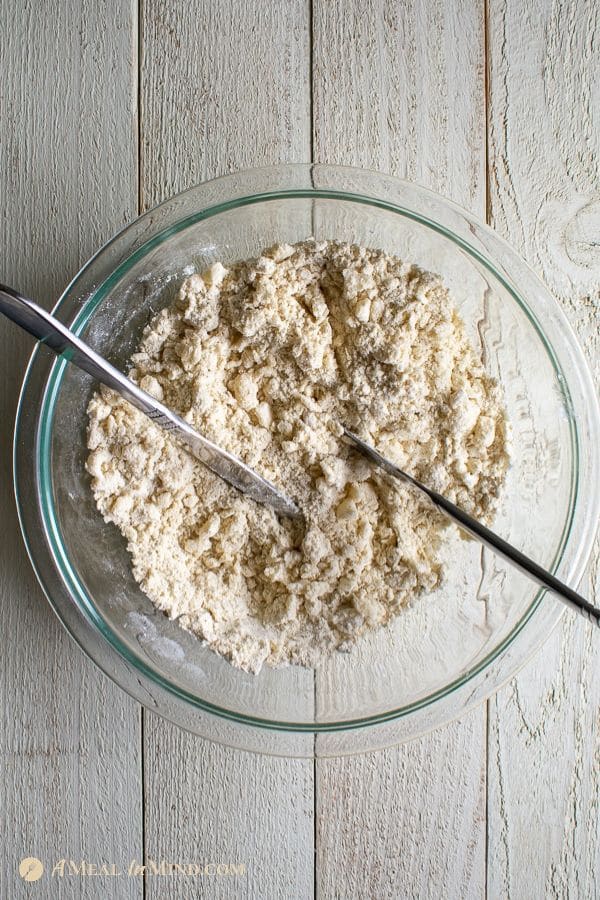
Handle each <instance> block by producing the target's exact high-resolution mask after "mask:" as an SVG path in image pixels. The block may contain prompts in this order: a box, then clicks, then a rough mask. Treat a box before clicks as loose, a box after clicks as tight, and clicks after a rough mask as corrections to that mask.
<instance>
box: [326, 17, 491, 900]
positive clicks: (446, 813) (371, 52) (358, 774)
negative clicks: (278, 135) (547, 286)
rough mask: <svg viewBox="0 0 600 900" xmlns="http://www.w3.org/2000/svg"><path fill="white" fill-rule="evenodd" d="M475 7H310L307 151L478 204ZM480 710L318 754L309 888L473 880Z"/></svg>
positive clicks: (331, 894)
mask: <svg viewBox="0 0 600 900" xmlns="http://www.w3.org/2000/svg"><path fill="white" fill-rule="evenodd" d="M483 24H484V12H483V6H482V5H481V4H473V3H471V2H458V3H453V4H447V3H444V2H441V0H440V2H435V3H430V2H419V0H414V2H409V3H392V2H386V0H368V2H365V3H360V4H352V5H351V6H350V5H348V4H343V3H337V2H336V3H332V2H329V0H317V2H316V3H315V6H314V44H313V65H314V74H313V85H314V146H315V158H316V160H318V161H323V162H339V163H345V164H350V165H360V166H365V167H368V168H375V169H380V170H382V171H388V172H392V173H393V174H395V175H399V176H401V177H405V178H410V179H413V180H415V181H418V182H420V183H422V184H424V185H425V186H427V187H431V188H433V189H435V190H438V191H440V192H442V193H444V194H446V195H448V196H451V197H452V198H453V199H455V200H457V201H458V202H460V203H461V204H462V205H463V206H467V207H469V208H470V209H472V210H473V211H474V212H476V213H478V214H479V215H484V214H485V177H486V174H485V105H484V96H485V94H484V30H483ZM485 771H486V754H485V709H484V708H480V709H478V710H475V711H473V712H472V713H471V714H470V715H468V716H467V717H465V718H464V719H463V720H462V721H461V722H456V723H453V724H451V725H448V726H447V727H445V728H442V729H440V730H439V731H437V732H436V733H434V734H431V735H427V736H425V737H424V738H422V739H420V740H418V741H414V742H412V743H410V744H407V745H405V746H403V747H398V748H395V749H390V750H386V751H384V752H382V753H378V754H368V755H365V756H360V757H354V758H351V759H342V760H335V759H334V760H327V761H319V762H317V778H316V788H315V789H316V796H317V896H320V897H327V898H344V900H345V898H354V897H365V898H367V897H368V898H377V900H383V898H388V897H389V898H399V897H415V898H416V897H418V898H420V900H421V898H429V897H431V898H439V897H445V898H457V900H459V898H460V900H463V898H470V897H481V896H482V895H483V893H484V890H485V797H486V783H485Z"/></svg>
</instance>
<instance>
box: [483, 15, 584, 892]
mask: <svg viewBox="0 0 600 900" xmlns="http://www.w3.org/2000/svg"><path fill="white" fill-rule="evenodd" d="M599 38H600V9H599V7H598V5H597V4H594V3H591V2H586V0H581V2H580V0H576V2H573V3H566V2H561V3H556V2H555V3H543V4H523V3H520V2H512V0H511V2H506V0H493V2H492V3H491V4H490V16H489V66H490V70H489V71H490V79H489V81H490V96H489V109H490V141H489V156H490V209H491V214H492V223H493V225H494V226H495V228H496V229H497V230H499V231H500V233H502V234H504V235H505V236H506V237H507V238H508V239H509V240H510V241H511V243H512V244H513V245H514V246H516V247H517V249H519V250H520V251H521V253H522V254H523V255H524V256H525V258H526V259H527V260H528V261H529V262H530V263H531V264H532V265H533V266H534V268H536V269H537V271H538V272H539V274H540V275H541V277H542V278H543V280H544V281H545V282H546V284H547V285H548V287H549V288H550V290H551V291H552V292H553V293H554V295H555V296H556V297H557V298H558V299H559V300H560V301H561V303H562V304H563V307H564V309H565V311H566V312H567V314H568V316H569V319H570V321H571V322H572V323H573V324H574V326H575V328H576V330H577V333H578V335H579V337H580V340H581V342H582V344H583V345H584V348H585V350H586V351H587V356H588V359H589V360H590V361H591V362H592V364H593V366H594V369H595V373H596V383H598V380H599V377H600V359H599V354H598V348H599V344H600V314H599V299H600V289H599V285H600V244H599V241H598V234H599V233H600V175H599V168H598V159H599V158H600V104H599V102H598V101H599V99H600V98H599V94H598V85H599V83H600V62H599V60H600V56H599V50H600V45H599ZM599 585H600V581H599V578H598V552H596V554H595V559H594V562H593V564H592V569H591V578H590V579H589V580H588V589H589V590H590V591H591V596H592V597H593V596H594V593H595V596H596V602H597V598H598V587H599ZM594 588H596V590H595V591H594ZM599 671H600V644H599V643H598V640H597V634H594V633H593V632H592V630H591V629H590V628H589V626H588V627H586V624H585V623H584V622H583V621H581V622H580V621H579V620H578V617H573V616H570V615H568V614H567V615H565V617H564V620H563V622H562V624H561V627H559V628H558V629H557V630H556V632H555V633H554V634H553V635H552V636H551V638H550V639H549V641H548V642H547V643H546V645H545V647H544V648H543V650H542V651H541V652H540V653H539V654H538V655H536V657H535V658H534V659H533V660H532V661H531V662H530V663H529V664H528V665H527V667H526V668H525V669H524V670H523V672H522V673H521V674H520V675H519V677H518V678H517V679H515V680H514V681H513V682H512V684H511V685H510V686H509V687H508V688H506V689H505V690H504V691H502V692H500V693H499V694H498V695H497V697H496V698H495V700H494V701H492V702H491V704H490V748H489V787H490V797H489V810H488V815H489V826H488V827H489V870H488V890H489V896H490V897H514V898H520V897H553V898H566V897H576V898H580V897H581V898H584V897H585V898H587V897H590V898H592V897H598V896H600V879H599V874H598V873H599V871H600V814H599V803H598V798H599V791H600V757H599V753H600V682H599V679H598V673H599Z"/></svg>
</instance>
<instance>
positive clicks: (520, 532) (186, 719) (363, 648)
mask: <svg viewBox="0 0 600 900" xmlns="http://www.w3.org/2000/svg"><path fill="white" fill-rule="evenodd" d="M310 235H314V236H315V237H317V238H331V239H335V240H339V241H349V242H355V243H359V244H365V245H367V246H372V247H378V248H382V249H384V250H386V251H387V252H390V253H394V254H396V255H398V256H400V257H403V258H405V259H409V260H411V261H413V262H416V263H418V264H419V265H420V266H423V267H425V268H427V269H430V270H432V271H435V272H438V273H439V274H440V275H441V276H442V278H443V279H444V281H445V283H446V284H447V286H448V287H449V288H450V290H451V293H452V295H453V297H454V300H455V302H456V304H457V305H458V308H459V310H460V313H461V315H462V317H463V319H464V321H465V323H466V327H467V329H468V332H469V334H470V337H471V339H472V341H473V342H474V344H475V345H476V346H477V348H479V350H480V351H481V354H482V356H483V359H484V362H485V364H486V366H487V369H488V370H489V372H491V373H492V374H493V375H495V376H497V377H498V378H499V379H500V381H501V383H502V385H503V388H504V392H505V397H506V404H507V408H508V414H509V418H510V421H511V424H512V430H513V457H512V466H511V469H510V472H509V475H508V479H507V483H506V488H505V491H504V499H503V503H502V508H501V510H500V513H499V515H498V518H497V520H496V523H495V525H496V529H497V530H498V531H499V532H500V534H502V535H503V536H504V537H506V538H507V539H508V540H509V541H511V542H512V543H513V544H515V545H516V546H517V547H519V548H521V549H522V550H524V551H525V552H526V553H528V554H529V555H530V556H532V557H533V558H534V559H536V560H537V561H539V562H540V563H542V564H543V565H544V566H546V567H547V568H549V569H551V570H552V571H553V572H556V573H557V574H558V575H559V576H560V577H561V578H562V579H564V580H565V581H567V582H568V583H569V584H571V585H573V586H576V585H577V584H578V582H579V580H580V578H581V576H582V573H583V571H584V567H585V565H586V561H587V559H588V556H589V553H590V549H591V544H592V539H593V531H594V529H595V525H596V522H597V518H598V509H597V502H596V500H595V497H596V496H597V486H598V460H597V457H596V456H595V454H594V448H595V447H596V446H597V440H598V434H599V415H598V403H597V398H596V396H595V392H594V386H593V383H592V380H591V377H590V374H589V372H588V369H587V368H586V365H585V362H584V359H583V357H582V354H581V351H580V349H579V347H578V345H577V342H576V340H575V338H574V336H573V333H572V331H571V329H570V327H569V325H568V323H567V321H566V320H565V318H564V316H563V315H562V313H561V311H560V309H559V307H558V305H557V303H556V302H555V300H554V299H553V298H552V297H551V296H550V294H549V293H548V291H547V290H546V289H545V288H544V286H543V285H542V284H541V283H540V281H539V280H538V279H537V278H536V276H535V275H534V274H533V272H532V271H531V270H530V269H529V268H528V267H527V266H526V265H525V264H524V263H523V262H522V261H521V260H520V259H519V258H518V257H517V256H516V254H515V253H514V251H513V250H511V248H510V247H509V246H508V245H507V244H506V243H505V242H504V241H502V240H501V239H500V238H499V237H498V236H497V235H496V234H494V232H493V231H491V230H490V229H489V228H487V227H486V226H485V225H483V224H481V223H480V222H478V221H477V220H476V219H474V218H473V217H472V216H471V215H470V214H469V213H467V212H465V211H464V210H462V209H460V208H459V207H457V206H455V205H454V204H452V203H449V202H448V201H447V200H444V199H442V198H441V197H439V196H436V195H435V194H433V193H430V192H429V191H426V190H423V189H422V188H419V187H416V186H415V185H412V184H407V183H405V182H402V181H399V180H398V179H395V178H391V177H388V176H383V175H379V174H375V173H371V172H365V171H361V170H357V169H349V168H339V167H333V166H321V165H315V166H282V167H275V168H268V169H257V170H254V171H250V172H243V173H241V174H236V175H231V176H227V177H225V178H219V179H217V180H215V181H211V182H209V183H206V184H203V185H200V186H199V187H196V188H193V189H192V190H189V191H187V192H186V193H184V194H181V195H179V196H177V197H175V198H173V199H172V200H169V201H168V202H166V203H163V204H162V205H161V206H159V207H157V208H156V209H153V210H151V211H150V212H148V213H146V214H145V215H143V216H142V217H141V218H139V219H138V220H137V221H135V222H133V223H132V224H131V225H130V226H128V227H127V228H126V229H125V230H124V231H122V232H121V233H120V234H119V235H117V237H115V238H114V239H113V240H112V241H111V242H110V243H108V244H107V245H106V246H105V247H104V248H103V249H102V250H101V251H100V252H99V253H98V254H97V255H96V256H95V257H94V258H93V259H92V260H90V262H89V263H87V265H86V266H84V268H83V269H82V270H81V272H80V273H79V274H78V275H77V276H76V278H75V279H74V281H73V282H72V283H71V284H70V285H69V287H68V288H67V290H66V291H65V292H64V294H63V296H62V297H61V299H60V301H59V302H58V304H57V306H56V309H55V314H56V315H57V316H58V317H59V318H60V319H61V320H62V321H63V322H65V323H67V324H68V325H69V326H70V327H71V328H73V329H74V330H75V331H76V332H77V333H78V334H80V335H82V336H83V337H84V338H85V340H86V341H88V342H89V343H90V344H91V345H92V347H94V348H95V349H97V350H98V351H99V352H100V353H102V354H103V355H104V356H106V357H108V359H110V360H111V361H112V362H113V363H114V364H116V365H117V366H121V367H124V366H125V365H126V363H127V360H128V357H129V356H130V354H131V353H132V352H133V350H134V349H135V347H136V344H137V341H138V338H139V335H140V332H141V330H142V328H143V326H144V325H145V323H146V322H147V320H148V318H149V316H151V315H152V314H154V313H156V312H157V310H159V309H160V308H161V307H162V306H164V305H165V304H168V303H170V302H171V301H172V299H173V298H174V296H175V293H176V291H177V288H178V286H179V284H180V282H181V281H182V279H183V278H184V277H185V276H186V274H189V273H190V272H191V271H194V270H196V269H203V268H204V267H206V266H208V265H210V264H211V263H213V262H214V261H215V260H222V261H224V262H225V263H227V262H228V261H233V260H235V259H239V258H245V257H249V256H253V255H255V254H257V253H258V251H259V250H261V248H263V247H265V246H267V245H269V244H273V243H275V242H278V241H286V242H290V243H292V242H294V241H298V240H301V239H303V238H306V237H308V236H310ZM93 390H94V384H93V382H92V381H91V379H90V378H89V377H88V376H86V375H84V374H83V373H81V372H80V371H79V370H78V369H76V368H75V367H73V366H70V365H69V364H68V362H67V361H66V360H65V359H57V358H56V357H54V356H53V355H51V354H50V352H49V351H47V350H45V349H43V348H41V347H39V346H38V347H37V348H36V350H35V352H34V353H33V356H32V359H31V362H30V364H29V368H28V371H27V375H26V378H25V383H24V386H23V391H22V396H21V402H20V406H19V413H18V418H17V427H16V436H15V484H16V495H17V502H18V507H19V514H20V519H21V525H22V529H23V533H24V535H25V540H26V543H27V547H28V550H29V554H30V557H31V560H32V563H33V565H34V567H35V570H36V572H37V575H38V578H39V580H40V582H41V584H42V587H43V588H44V590H45V592H46V594H47V596H48V599H49V600H50V603H51V604H52V606H53V607H54V609H55V611H56V613H57V614H58V616H59V618H60V619H61V621H62V622H63V624H64V625H65V627H66V628H67V629H68V631H69V632H70V633H71V635H72V636H73V637H74V638H75V640H76V641H77V642H78V644H79V645H80V646H81V647H82V648H83V649H84V650H85V652H86V653H87V654H88V655H89V656H90V657H91V658H92V659H93V660H94V661H95V662H96V663H97V664H98V665H99V666H100V667H101V668H102V669H103V670H104V671H105V672H106V673H107V674H108V675H109V676H110V677H111V678H113V679H114V680H115V681H116V682H117V683H118V684H119V685H121V687H123V688H124V689H125V690H126V691H128V693H130V694H131V695H133V696H134V697H136V698H137V699H138V700H140V701H141V702H142V703H143V704H144V705H145V706H147V707H150V708H151V709H154V710H156V711H157V712H158V713H160V714H161V715H163V716H165V717H166V718H168V719H170V720H172V721H173V722H176V723H177V724H179V725H181V726H182V727H184V728H186V729H189V730H190V731H192V732H196V733H198V734H201V735H203V736H205V737H207V738H210V739H212V740H216V741H220V742H223V743H226V744H229V745H233V746H237V747H243V748H246V749H251V750H255V751H259V752H266V753H275V754H283V755H291V756H312V755H323V756H327V755H338V754H345V753H355V752H360V751H364V750H370V749H374V748H377V747H381V746H386V745H390V744H394V743H398V742H401V741H404V740H407V739H409V738H412V737H414V736H416V735H418V734H420V733H422V732H423V731H426V730H428V729H431V728H434V727H436V726H438V725H440V724H441V723H443V722H446V721H447V720H449V719H450V718H452V717H455V716H457V715H458V714H460V713H461V712H463V711H464V710H465V709H466V708H468V707H470V706H471V705H473V704H475V703H477V702H479V701H481V700H482V699H483V698H485V697H486V696H488V695H489V694H490V693H491V692H492V691H494V690H495V689H496V688H497V687H498V686H499V685H500V684H501V683H502V682H504V681H505V680H506V679H508V678H509V677H510V676H512V675H513V674H514V673H515V672H516V671H517V669H518V668H519V667H520V666H521V665H522V664H523V663H524V662H525V660H526V659H527V658H528V657H529V656H530V655H531V654H532V653H533V652H534V651H535V650H536V648H538V647H539V646H540V644H541V643H542V641H543V640H544V639H545V638H546V637H547V636H548V634H549V632H550V631H551V629H552V628H553V626H554V625H556V623H557V622H558V620H559V618H560V617H561V615H562V614H563V606H562V605H561V604H560V603H559V602H558V601H557V600H556V599H555V598H553V597H551V596H548V597H544V596H543V594H542V592H541V591H540V590H539V589H538V588H537V587H536V586H535V585H534V584H532V583H531V582H530V581H528V580H527V579H526V578H525V577H524V576H523V575H520V574H519V573H517V572H516V571H514V570H513V569H511V568H510V566H509V565H508V564H506V563H504V562H502V561H501V560H500V559H498V558H496V557H494V556H493V555H492V554H491V553H490V552H489V551H487V550H483V549H482V548H481V547H480V546H479V545H478V544H477V543H474V542H467V541H463V540H461V539H460V537H459V536H458V534H457V533H456V532H455V530H453V529H451V530H450V531H449V532H448V537H447V541H446V544H445V550H444V554H445V557H446V573H447V574H446V579H445V582H444V584H443V586H442V587H441V588H440V589H438V590H437V591H436V592H435V593H433V594H431V595H429V596H423V597H420V598H419V599H418V601H417V602H415V603H414V604H413V605H412V607H411V608H409V609H407V610H406V611H405V612H404V613H403V614H402V615H401V616H400V617H399V618H398V619H397V620H396V622H394V623H393V624H392V625H391V626H389V627H387V628H384V629H382V630H380V631H378V632H377V633H374V634H371V635H369V636H367V637H365V638H364V639H363V640H362V641H361V642H360V643H359V644H358V645H357V646H356V647H355V649H354V650H353V651H352V652H351V653H350V654H337V655H334V656H333V657H331V658H330V659H328V660H327V661H326V662H324V663H323V665H322V666H320V668H318V669H316V670H314V671H313V670H309V669H304V668H299V667H287V668H282V669H278V670H273V669H264V670H263V671H262V672H261V673H260V675H258V676H252V675H248V674H245V673H244V672H241V671H239V670H238V669H235V668H233V667H232V666H231V665H230V664H229V663H227V662H226V661H225V660H223V659H222V658H220V657H219V656H217V655H216V654H214V653H213V652H212V651H211V650H209V649H207V648H206V647H204V646H203V645H202V644H201V643H200V642H199V641H198V640H197V639H195V638H194V637H192V636H191V635H190V634H188V633H186V632H185V631H183V630H182V629H181V628H180V627H179V626H178V625H177V624H176V622H172V621H169V620H168V619H167V618H166V617H165V616H164V615H163V614H162V613H159V612H157V610H155V608H154V607H153V605H152V604H151V602H150V601H149V600H148V599H147V598H146V597H145V595H144V594H143V593H142V592H141V590H140V588H139V587H138V585H137V584H136V583H135V581H134V580H133V578H132V575H131V572H130V568H129V558H128V554H127V551H126V547H125V541H124V539H123V538H122V536H121V535H120V533H119V532H118V531H117V529H116V528H115V527H114V526H113V525H109V524H106V523H105V522H104V521H103V520H102V517H101V516H100V514H99V513H98V511H97V510H96V507H95V505H94V502H93V499H92V495H91V492H90V487H89V481H88V477H87V475H86V473H85V469H84V461H85V457H86V437H85V432H86V421H87V420H86V406H87V403H88V400H89V398H90V395H91V393H92V391H93Z"/></svg>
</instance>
